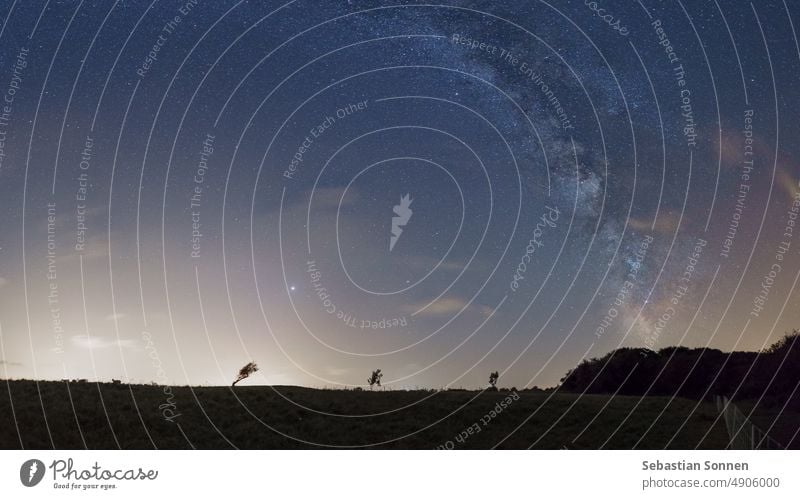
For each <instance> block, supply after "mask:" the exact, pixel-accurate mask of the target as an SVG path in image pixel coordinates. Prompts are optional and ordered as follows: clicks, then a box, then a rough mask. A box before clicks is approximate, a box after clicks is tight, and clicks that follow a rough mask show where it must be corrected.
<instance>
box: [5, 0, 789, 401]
mask: <svg viewBox="0 0 800 499" xmlns="http://www.w3.org/2000/svg"><path fill="white" fill-rule="evenodd" d="M797 10H798V9H797V8H796V7H794V6H793V5H791V4H790V3H784V2H782V1H779V2H774V1H769V2H757V3H753V4H750V3H746V2H738V1H736V2H734V1H712V2H688V1H684V2H680V1H674V2H672V1H670V2H654V1H642V2H628V1H625V2H623V1H598V2H584V1H570V2H559V4H558V5H554V4H548V3H545V2H528V3H525V4H524V5H516V4H514V3H508V4H498V2H488V1H474V2H453V3H447V4H437V5H429V4H420V3H418V2H396V1H395V2H388V1H386V2H383V1H347V2H345V1H341V2H338V1H337V2H321V1H313V2H312V1H300V0H298V1H293V2H287V3H285V4H283V3H279V2H238V3H237V2H227V1H225V2H209V1H202V0H200V1H179V2H170V1H154V2H152V3H150V2H145V1H141V2H139V1H136V2H116V3H115V2H110V1H108V2H80V1H48V2H44V1H31V2H27V1H26V2H11V1H6V2H3V3H2V4H0V19H2V23H3V24H2V28H0V30H2V31H0V41H2V43H0V70H1V71H0V92H1V93H2V94H3V98H4V99H6V100H5V102H4V105H5V106H6V107H5V108H0V111H2V114H0V134H2V135H0V147H1V148H2V151H0V152H2V156H0V157H2V163H0V200H2V207H3V209H4V216H3V218H2V220H3V222H2V226H1V227H2V230H0V338H2V343H0V347H2V351H1V352H0V359H2V366H0V375H2V376H5V377H16V378H19V377H28V378H31V377H37V378H54V379H58V378H62V377H70V378H91V379H108V378H112V377H113V378H124V379H130V380H136V381H151V380H155V381H159V382H165V383H176V384H182V383H212V384H217V383H225V382H227V381H229V379H230V378H231V377H232V375H233V374H234V373H235V372H236V370H237V369H238V368H239V367H240V366H241V365H242V364H244V363H245V362H247V361H250V360H255V361H256V362H258V363H259V365H260V366H261V371H260V372H259V373H258V375H257V376H255V377H254V380H256V382H262V383H273V384H303V385H313V386H320V385H327V386H333V385H350V386H352V385H357V384H363V383H364V381H365V379H366V376H367V375H368V374H369V372H370V371H371V370H372V369H375V368H381V369H383V372H384V373H385V377H384V384H388V385H390V386H395V387H408V386H432V387H439V386H447V385H452V386H470V387H473V386H481V385H484V384H485V382H486V379H487V376H488V372H490V371H493V370H499V371H500V374H501V377H500V379H501V384H502V385H507V386H512V385H513V386H517V387H522V386H526V385H540V386H549V385H553V384H555V383H557V382H558V380H559V378H560V377H561V376H563V374H564V373H565V372H566V371H567V370H568V369H569V368H571V367H572V366H574V365H575V364H577V363H578V362H579V361H580V360H581V359H582V358H583V357H584V356H589V357H591V356H599V355H602V354H604V353H606V352H607V351H609V350H612V349H614V348H617V347H619V346H646V347H649V348H653V349H656V350H657V349H659V348H663V347H666V346H670V345H676V344H682V345H687V346H706V345H708V346H711V347H714V348H720V349H723V350H731V349H737V350H755V349H759V348H762V347H763V346H764V345H768V344H770V343H772V342H774V341H775V340H777V339H778V338H779V337H780V336H781V335H782V334H783V333H784V332H786V331H788V330H790V329H792V328H795V327H798V325H800V307H798V306H797V305H798V302H799V301H800V294H798V292H797V290H796V287H795V286H796V284H797V278H798V275H800V274H798V271H799V270H800V265H799V264H798V248H800V242H798V241H796V240H795V239H796V237H797V236H796V235H795V234H794V223H795V221H796V217H797V212H798V210H800V201H798V199H800V198H798V192H799V191H800V187H799V186H798V181H800V167H799V166H798V157H800V151H799V150H798V147H800V145H799V144H798V141H797V140H795V137H796V135H797V130H798V122H797V120H798V116H800V94H799V93H798V90H797V85H796V82H797V81H798V77H800V50H798V43H797V38H796V36H795V31H794V24H796V22H795V21H796V20H797V15H798V12H797ZM406 195H408V196H409V198H410V200H411V203H410V205H408V208H409V209H410V210H411V215H410V216H408V217H405V218H404V219H403V220H402V223H401V222H400V221H393V217H398V214H397V210H400V211H402V209H400V208H397V209H396V208H395V207H396V206H397V207H399V206H400V204H401V198H403V197H404V196H406ZM401 218H402V217H401ZM393 224H395V225H396V227H397V228H401V229H402V232H401V234H400V236H399V237H397V240H396V242H395V244H394V246H393V247H392V248H391V250H390V246H389V245H390V239H391V238H392V233H393ZM398 224H399V225H398Z"/></svg>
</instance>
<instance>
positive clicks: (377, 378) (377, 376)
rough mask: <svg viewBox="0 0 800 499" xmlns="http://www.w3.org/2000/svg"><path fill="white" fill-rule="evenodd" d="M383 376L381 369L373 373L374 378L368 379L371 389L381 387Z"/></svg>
mask: <svg viewBox="0 0 800 499" xmlns="http://www.w3.org/2000/svg"><path fill="white" fill-rule="evenodd" d="M382 377H383V374H382V373H381V370H380V369H375V370H374V371H372V376H370V377H369V378H367V383H369V389H370V390H372V385H378V386H381V378H382Z"/></svg>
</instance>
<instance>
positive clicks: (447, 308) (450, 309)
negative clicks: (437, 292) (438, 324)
mask: <svg viewBox="0 0 800 499" xmlns="http://www.w3.org/2000/svg"><path fill="white" fill-rule="evenodd" d="M426 305H427V306H426ZM423 307H425V308H424V309H423ZM465 309H466V310H465ZM405 310H406V312H407V313H416V315H417V316H419V317H440V316H451V315H454V314H457V313H458V312H459V311H461V310H464V311H465V312H477V313H479V314H481V315H484V316H489V315H491V314H492V313H493V312H494V309H493V308H492V307H487V306H486V305H481V304H478V303H475V302H473V303H471V304H469V305H468V304H467V301H466V300H464V299H463V298H459V297H451V298H440V299H439V300H436V301H435V302H433V303H431V304H430V305H428V304H427V303H417V304H413V305H408V306H406V307H405Z"/></svg>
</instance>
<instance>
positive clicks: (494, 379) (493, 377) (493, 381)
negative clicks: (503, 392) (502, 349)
mask: <svg viewBox="0 0 800 499" xmlns="http://www.w3.org/2000/svg"><path fill="white" fill-rule="evenodd" d="M499 377H500V373H498V372H497V371H495V372H493V373H489V384H490V385H492V390H496V389H497V387H496V386H495V385H497V379H498V378H499Z"/></svg>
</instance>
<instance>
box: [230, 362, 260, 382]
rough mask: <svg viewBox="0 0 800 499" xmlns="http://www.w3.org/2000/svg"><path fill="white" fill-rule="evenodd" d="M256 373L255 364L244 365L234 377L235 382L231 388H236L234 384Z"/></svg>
mask: <svg viewBox="0 0 800 499" xmlns="http://www.w3.org/2000/svg"><path fill="white" fill-rule="evenodd" d="M256 371H258V366H257V365H256V363H255V362H248V363H247V364H245V366H244V367H243V368H241V369H239V374H238V375H237V376H236V380H234V382H233V383H232V384H231V386H236V383H238V382H240V381H241V380H243V379H245V378H247V377H248V376H250V375H251V374H253V373H254V372H256Z"/></svg>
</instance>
